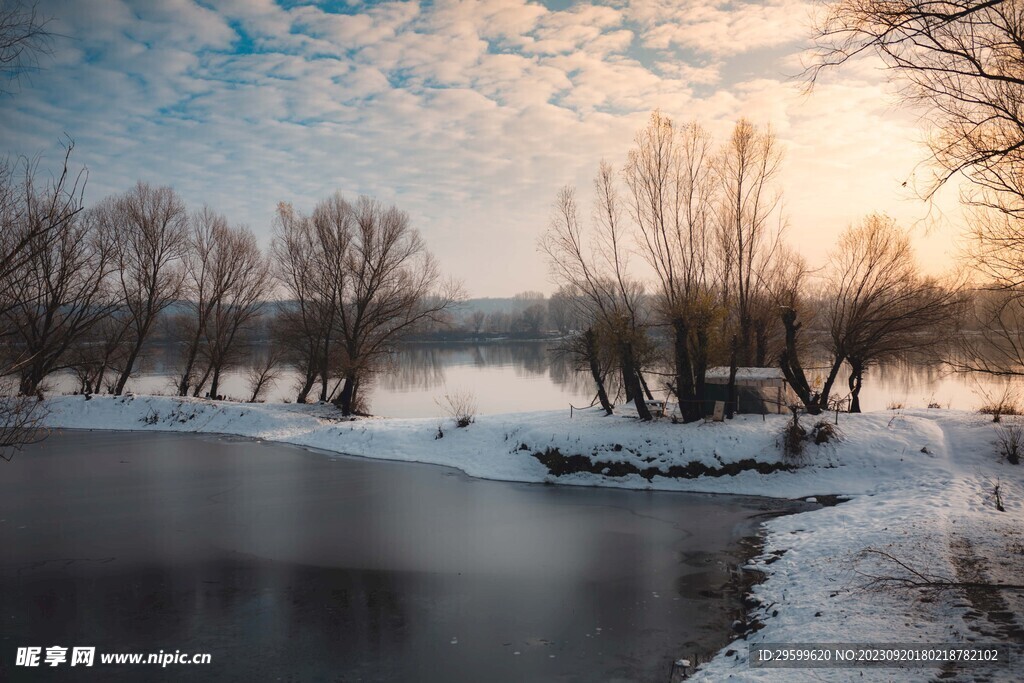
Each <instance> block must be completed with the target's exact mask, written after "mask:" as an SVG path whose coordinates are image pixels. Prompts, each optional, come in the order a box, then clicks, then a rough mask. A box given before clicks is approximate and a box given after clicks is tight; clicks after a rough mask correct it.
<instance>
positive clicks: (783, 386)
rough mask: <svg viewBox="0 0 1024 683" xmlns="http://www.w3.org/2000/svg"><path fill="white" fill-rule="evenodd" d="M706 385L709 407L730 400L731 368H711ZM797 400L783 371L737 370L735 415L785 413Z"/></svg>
mask: <svg viewBox="0 0 1024 683" xmlns="http://www.w3.org/2000/svg"><path fill="white" fill-rule="evenodd" d="M704 382H705V399H706V401H707V402H708V405H709V407H710V406H714V403H715V402H716V401H726V400H727V398H728V397H727V393H728V385H729V368H728V367H724V366H723V367H715V368H708V370H707V372H706V373H705V374H704ZM795 399H796V397H795V396H794V395H793V390H792V389H790V388H789V385H788V384H787V383H786V377H785V375H783V374H782V370H781V369H780V368H736V400H737V403H738V405H737V406H735V408H736V412H738V413H755V414H757V415H762V414H764V413H785V412H788V409H787V406H788V405H789V404H790V403H792V402H793V401H794V400H795ZM705 412H708V411H707V410H706V411H705Z"/></svg>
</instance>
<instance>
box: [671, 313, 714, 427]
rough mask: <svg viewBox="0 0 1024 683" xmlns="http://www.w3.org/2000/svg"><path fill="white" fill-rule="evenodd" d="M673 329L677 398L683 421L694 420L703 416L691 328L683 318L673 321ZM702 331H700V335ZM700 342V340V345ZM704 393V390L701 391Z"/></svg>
mask: <svg viewBox="0 0 1024 683" xmlns="http://www.w3.org/2000/svg"><path fill="white" fill-rule="evenodd" d="M672 331H673V333H674V334H675V339H674V344H673V351H674V355H675V365H676V387H675V389H676V400H678V401H679V412H680V413H681V414H682V416H683V422H694V421H696V420H699V419H700V417H701V412H702V406H701V405H700V398H698V392H697V390H696V386H695V385H694V381H693V380H694V371H693V370H694V368H693V364H692V363H691V359H690V349H689V345H688V342H689V339H688V338H689V330H688V329H687V326H686V322H685V321H684V320H683V319H682V318H676V319H675V320H673V321H672ZM700 335H701V332H700V331H698V337H700ZM704 340H705V342H706V341H707V334H706V333H704ZM699 343H700V342H698V345H699ZM703 378H704V369H703V368H701V370H700V381H701V383H703ZM701 393H703V392H701Z"/></svg>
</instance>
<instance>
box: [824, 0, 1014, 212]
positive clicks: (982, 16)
mask: <svg viewBox="0 0 1024 683" xmlns="http://www.w3.org/2000/svg"><path fill="white" fill-rule="evenodd" d="M816 41H817V44H816V53H815V56H814V59H813V61H812V63H811V64H810V66H809V68H808V70H807V76H808V78H809V79H810V82H811V83H813V81H814V79H815V78H817V76H818V75H819V74H820V72H821V71H822V70H823V69H827V68H830V67H834V66H837V65H841V64H844V63H846V62H847V61H849V60H851V59H854V58H856V57H858V56H860V55H863V54H874V55H877V56H878V57H880V58H881V59H882V60H883V61H884V62H885V64H886V65H887V66H888V67H889V68H890V69H891V70H892V72H893V75H894V76H895V77H896V79H897V82H898V83H899V84H901V85H902V86H903V88H902V90H901V94H902V95H903V97H904V98H905V99H906V100H907V101H908V102H910V103H912V104H915V105H918V106H921V107H923V108H924V109H925V110H926V111H927V112H928V113H929V116H930V119H929V120H930V122H931V124H932V127H933V130H934V135H933V136H932V138H931V140H930V147H931V151H932V160H933V161H934V162H935V163H936V167H937V171H938V173H937V175H936V177H935V178H934V181H933V182H932V183H931V184H930V185H929V186H928V187H927V188H925V189H926V193H927V194H929V195H930V194H931V193H933V192H934V191H935V190H936V189H937V188H938V187H939V186H940V185H941V184H942V183H944V182H945V181H946V180H947V179H949V178H950V177H952V176H953V175H955V174H957V173H964V174H965V175H966V177H967V178H968V179H970V180H972V181H974V182H975V183H978V184H979V185H980V186H981V187H983V188H985V187H992V188H996V189H1003V186H1004V185H1006V184H1008V185H1009V186H1010V187H1009V188H1008V189H1010V190H1011V192H1012V193H1013V194H1017V195H1018V196H1019V192H1018V190H1019V188H1018V187H1017V186H1018V183H1019V170H1015V169H1019V167H1020V164H1021V163H1022V161H1024V119H1022V113H1024V108H1022V104H1024V14H1022V13H1021V9H1020V5H1019V3H1018V2H1016V1H1014V0H943V1H941V2H936V1H935V0H836V1H835V2H829V3H826V11H825V12H824V13H823V14H822V15H821V19H820V21H819V22H818V25H817V28H816ZM1014 176H1017V177H1016V178H1015V177H1014Z"/></svg>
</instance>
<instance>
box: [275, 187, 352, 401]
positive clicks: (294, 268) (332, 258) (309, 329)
mask: <svg viewBox="0 0 1024 683" xmlns="http://www.w3.org/2000/svg"><path fill="white" fill-rule="evenodd" d="M330 202H331V204H332V205H333V209H335V210H334V211H331V210H330V208H328V205H327V204H324V205H323V206H322V207H320V208H321V211H320V214H319V216H318V220H316V221H314V220H313V218H312V217H310V216H304V215H302V214H300V213H299V212H297V211H295V209H294V208H292V206H291V205H290V204H285V203H281V204H279V205H278V210H277V219H276V223H275V237H274V245H273V254H274V262H275V266H276V274H277V278H278V280H279V281H280V283H281V284H282V286H283V287H284V289H285V291H286V292H287V294H288V296H289V297H290V300H289V301H287V302H286V303H285V304H284V305H283V306H281V307H280V312H279V316H278V317H279V318H280V324H278V325H277V326H276V335H275V336H276V338H277V339H278V341H279V343H281V344H283V345H284V346H286V347H287V348H288V349H289V350H290V354H289V356H290V359H291V361H292V362H293V363H294V364H295V365H297V366H298V367H299V369H300V371H301V373H302V380H301V384H300V386H299V387H298V396H297V397H296V401H297V402H298V403H305V402H306V400H307V398H308V396H309V392H310V391H311V390H312V388H313V385H314V384H315V383H316V381H317V378H319V379H320V383H321V393H320V399H321V400H324V401H326V400H327V399H328V397H329V396H328V393H329V390H328V383H329V381H330V378H331V376H332V374H333V373H334V371H335V368H332V367H331V342H332V339H333V335H334V317H335V315H336V314H337V312H338V307H339V302H340V290H339V283H340V282H342V281H343V280H344V277H345V275H344V271H343V268H342V264H343V261H344V254H345V252H346V250H347V249H348V240H349V239H350V236H351V233H352V227H351V224H350V223H351V208H350V207H349V206H348V203H347V202H346V201H345V200H344V199H343V198H342V197H340V196H335V197H333V198H332V199H331V200H330ZM332 217H333V218H336V219H337V220H332Z"/></svg>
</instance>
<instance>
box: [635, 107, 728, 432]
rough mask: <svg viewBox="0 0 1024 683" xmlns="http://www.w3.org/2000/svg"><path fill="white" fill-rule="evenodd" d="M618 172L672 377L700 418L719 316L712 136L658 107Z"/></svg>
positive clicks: (687, 414)
mask: <svg viewBox="0 0 1024 683" xmlns="http://www.w3.org/2000/svg"><path fill="white" fill-rule="evenodd" d="M623 175H624V177H625V180H626V185H627V186H628V187H629V191H630V195H629V198H630V209H631V213H632V218H633V220H634V222H635V223H636V225H637V227H638V233H639V240H638V242H639V246H640V252H641V254H642V255H643V257H644V258H645V259H646V260H647V262H648V263H649V264H650V265H651V267H652V268H653V269H654V272H655V275H656V276H657V280H658V284H659V297H658V301H659V309H660V311H659V313H660V315H661V317H662V319H663V320H664V321H665V322H666V323H667V324H668V325H669V326H670V328H671V330H672V337H673V342H672V350H673V361H674V365H675V382H674V385H670V388H671V390H672V392H673V393H674V394H675V395H676V397H677V398H678V400H679V406H680V412H681V413H682V415H683V419H684V421H686V422H692V421H694V420H697V419H699V418H700V417H701V416H702V413H703V410H702V401H703V398H704V373H705V370H706V369H707V364H708V356H709V347H710V339H711V326H712V323H713V321H714V319H715V317H716V315H717V309H718V308H719V306H718V301H717V297H716V296H715V292H714V290H715V289H716V285H715V280H716V268H715V264H716V261H715V258H714V250H713V248H712V247H713V241H714V237H715V232H714V218H715V215H714V211H715V208H716V207H715V202H716V198H717V194H718V193H717V190H718V185H717V183H716V178H715V176H714V169H713V150H712V142H711V138H710V136H709V135H708V134H707V133H706V132H705V131H704V129H703V128H701V127H700V125H698V124H697V123H690V124H687V125H685V126H683V127H681V128H677V127H676V126H675V125H674V124H673V123H672V121H671V119H669V118H668V117H665V116H663V115H662V114H660V113H659V112H654V113H653V114H652V115H651V120H650V123H649V124H648V126H647V127H646V128H645V129H644V130H642V131H641V132H640V133H639V134H638V135H637V137H636V146H635V147H634V149H633V150H631V151H630V153H629V160H628V163H627V164H626V167H625V169H624V172H623Z"/></svg>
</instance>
